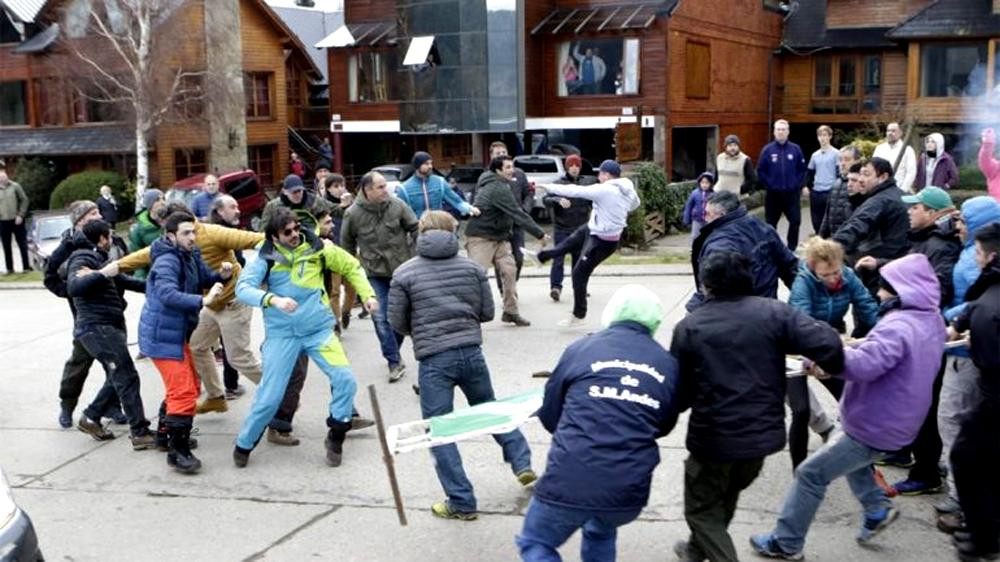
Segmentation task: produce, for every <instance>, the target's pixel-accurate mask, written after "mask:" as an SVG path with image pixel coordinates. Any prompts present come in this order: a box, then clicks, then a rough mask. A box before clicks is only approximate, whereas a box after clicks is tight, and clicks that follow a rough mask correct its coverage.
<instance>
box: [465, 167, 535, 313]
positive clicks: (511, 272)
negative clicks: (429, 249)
mask: <svg viewBox="0 0 1000 562" xmlns="http://www.w3.org/2000/svg"><path fill="white" fill-rule="evenodd" d="M513 177H514V159H513V158H511V157H510V156H508V155H506V154H504V155H502V156H498V157H496V158H494V159H493V160H492V161H490V171H489V172H488V173H486V174H484V175H483V176H482V177H480V178H479V185H478V186H477V188H476V200H475V203H474V205H475V206H476V207H477V208H478V209H479V212H480V214H479V216H476V217H472V218H471V219H469V224H468V226H466V227H465V236H466V245H465V248H466V250H468V252H469V257H470V258H471V259H472V260H473V261H475V262H476V263H478V264H479V265H481V266H483V268H484V269H486V270H487V271H488V270H489V268H490V265H492V266H493V268H494V269H496V273H497V276H498V277H500V280H501V281H502V285H503V315H502V316H501V317H500V320H501V321H502V322H509V323H512V324H514V325H515V326H530V325H531V322H528V321H527V320H525V319H524V318H523V317H522V316H521V314H520V313H519V312H518V309H517V264H516V262H515V261H514V255H513V252H512V248H511V244H510V237H511V230H512V229H513V227H514V225H515V224H516V225H517V226H519V227H521V228H523V229H524V230H525V231H527V232H528V233H530V234H531V235H533V236H534V237H535V238H538V239H539V240H541V241H542V246H544V245H545V241H546V239H547V238H548V235H547V234H545V231H544V230H542V227H540V226H538V225H537V224H536V223H535V221H533V220H531V215H529V214H528V213H526V212H525V211H524V209H522V208H521V206H520V205H518V203H517V201H516V200H515V199H514V194H513V193H512V192H511V190H510V181H511V178H513Z"/></svg>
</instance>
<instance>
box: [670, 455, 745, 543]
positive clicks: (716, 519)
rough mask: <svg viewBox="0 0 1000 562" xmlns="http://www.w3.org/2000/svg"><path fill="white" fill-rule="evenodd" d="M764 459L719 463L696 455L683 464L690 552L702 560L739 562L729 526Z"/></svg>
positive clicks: (685, 510)
mask: <svg viewBox="0 0 1000 562" xmlns="http://www.w3.org/2000/svg"><path fill="white" fill-rule="evenodd" d="M763 466H764V459H763V458H758V459H747V460H738V461H716V460H710V459H699V458H696V457H695V456H694V455H693V454H692V455H690V456H689V457H688V458H687V460H686V461H684V519H686V520H687V524H688V528H689V529H691V539H690V543H689V544H690V546H691V550H692V551H693V552H695V553H697V554H698V555H699V559H701V558H708V559H709V560H711V561H712V562H720V561H725V562H730V561H732V562H736V561H737V560H739V559H738V558H737V556H736V547H735V546H733V539H732V538H731V537H730V536H729V531H728V529H729V522H730V521H732V520H733V514H734V513H736V504H737V503H738V502H739V499H740V492H742V491H743V490H745V489H746V488H748V487H749V486H750V484H752V483H753V481H754V480H756V479H757V475H759V474H760V469H761V468H762V467H763Z"/></svg>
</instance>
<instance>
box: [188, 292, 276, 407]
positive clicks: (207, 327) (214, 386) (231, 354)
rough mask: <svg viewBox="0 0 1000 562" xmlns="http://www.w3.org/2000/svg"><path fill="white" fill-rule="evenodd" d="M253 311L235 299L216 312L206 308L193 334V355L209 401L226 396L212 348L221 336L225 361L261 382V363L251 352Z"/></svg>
mask: <svg viewBox="0 0 1000 562" xmlns="http://www.w3.org/2000/svg"><path fill="white" fill-rule="evenodd" d="M252 320H253V309H252V308H250V307H249V306H247V305H245V304H243V303H241V302H239V301H236V300H232V301H230V302H228V303H227V304H226V306H225V307H224V308H223V309H222V310H220V311H218V312H216V311H214V310H212V309H211V308H209V307H207V306H205V307H202V309H201V315H200V316H199V317H198V327H197V328H195V330H194V333H193V334H191V355H192V357H193V358H194V367H195V369H196V370H197V371H198V377H199V378H201V382H202V384H204V385H205V395H206V396H208V397H209V398H219V397H221V396H225V394H226V389H225V388H224V387H223V386H222V379H221V378H220V377H219V370H218V368H216V366H215V354H214V353H213V351H212V348H214V347H215V345H216V344H218V343H219V336H222V341H223V342H225V345H226V358H227V359H229V364H230V365H232V366H233V368H234V369H236V370H237V371H239V373H240V374H241V375H243V376H244V377H246V378H248V379H250V380H251V381H253V383H254V384H257V383H259V382H260V361H258V360H257V358H256V357H255V356H254V354H253V352H252V351H250V323H251V321H252Z"/></svg>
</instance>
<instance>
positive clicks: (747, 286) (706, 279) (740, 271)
mask: <svg viewBox="0 0 1000 562" xmlns="http://www.w3.org/2000/svg"><path fill="white" fill-rule="evenodd" d="M713 201H714V199H713ZM698 279H699V280H700V281H701V284H702V286H703V287H705V288H706V289H708V290H709V292H710V293H711V294H712V296H714V297H729V296H750V295H753V294H754V292H753V275H752V274H751V273H750V259H749V258H747V257H746V256H744V255H743V254H740V253H737V252H715V253H713V254H709V255H708V256H707V257H706V258H705V259H703V260H702V261H701V265H700V266H699V268H698Z"/></svg>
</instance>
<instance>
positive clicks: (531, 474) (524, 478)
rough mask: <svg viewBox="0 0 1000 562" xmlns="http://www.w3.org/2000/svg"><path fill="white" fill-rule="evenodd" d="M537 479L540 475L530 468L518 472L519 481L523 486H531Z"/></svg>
mask: <svg viewBox="0 0 1000 562" xmlns="http://www.w3.org/2000/svg"><path fill="white" fill-rule="evenodd" d="M537 480H538V475H537V474H535V471H534V470H531V469H530V468H529V469H527V470H522V471H521V472H518V473H517V481H518V482H520V483H521V486H523V487H525V488H530V487H531V486H533V485H534V484H535V481H537Z"/></svg>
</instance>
